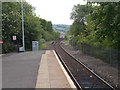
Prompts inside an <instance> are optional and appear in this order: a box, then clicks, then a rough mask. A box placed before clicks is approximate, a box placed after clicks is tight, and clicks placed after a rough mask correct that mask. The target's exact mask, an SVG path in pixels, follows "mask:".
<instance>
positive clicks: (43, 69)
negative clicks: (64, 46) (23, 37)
mask: <svg viewBox="0 0 120 90" xmlns="http://www.w3.org/2000/svg"><path fill="white" fill-rule="evenodd" d="M36 88H76V87H75V85H74V84H73V82H72V80H71V79H70V77H69V76H68V74H67V72H66V71H65V69H64V68H63V66H62V64H61V62H60V60H59V59H58V57H57V56H56V54H55V52H54V51H53V50H47V51H46V53H45V54H43V55H42V58H41V62H40V67H39V71H38V77H37V82H36Z"/></svg>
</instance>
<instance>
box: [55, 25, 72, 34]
mask: <svg viewBox="0 0 120 90" xmlns="http://www.w3.org/2000/svg"><path fill="white" fill-rule="evenodd" d="M53 29H54V30H55V31H59V32H67V31H69V30H70V25H65V24H53Z"/></svg>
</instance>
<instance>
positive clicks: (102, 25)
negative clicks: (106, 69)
mask: <svg viewBox="0 0 120 90" xmlns="http://www.w3.org/2000/svg"><path fill="white" fill-rule="evenodd" d="M71 19H73V20H74V22H73V24H72V25H71V27H70V31H69V32H68V33H67V34H69V35H68V36H69V39H71V40H70V43H71V44H72V45H74V46H76V47H77V48H79V49H81V50H82V51H83V53H86V54H88V55H91V56H94V57H97V58H100V59H102V60H104V61H106V62H108V63H110V64H111V63H112V64H118V63H120V62H118V60H119V57H118V55H119V54H120V52H119V50H120V2H103V3H102V2H100V3H92V2H91V3H87V4H86V5H80V4H78V5H76V6H74V8H73V11H72V13H71ZM67 38H68V37H67Z"/></svg>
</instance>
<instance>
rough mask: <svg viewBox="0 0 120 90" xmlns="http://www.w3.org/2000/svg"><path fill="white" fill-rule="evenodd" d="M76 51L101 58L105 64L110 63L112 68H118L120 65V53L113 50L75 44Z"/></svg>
mask: <svg viewBox="0 0 120 90" xmlns="http://www.w3.org/2000/svg"><path fill="white" fill-rule="evenodd" d="M74 46H75V48H76V49H80V50H81V51H82V52H83V53H84V54H87V55H90V56H92V57H95V58H99V59H101V60H103V61H104V62H107V63H109V64H110V65H111V66H113V67H116V68H118V65H120V57H119V55H120V51H119V50H116V49H113V48H104V47H103V46H99V47H95V46H92V45H87V44H82V45H77V44H74Z"/></svg>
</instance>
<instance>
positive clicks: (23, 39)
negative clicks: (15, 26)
mask: <svg viewBox="0 0 120 90" xmlns="http://www.w3.org/2000/svg"><path fill="white" fill-rule="evenodd" d="M21 13H22V45H23V51H25V38H24V17H23V0H21Z"/></svg>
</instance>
